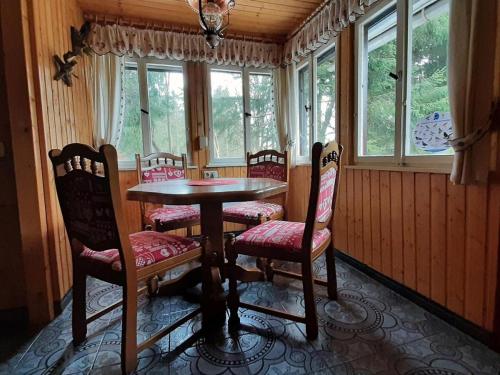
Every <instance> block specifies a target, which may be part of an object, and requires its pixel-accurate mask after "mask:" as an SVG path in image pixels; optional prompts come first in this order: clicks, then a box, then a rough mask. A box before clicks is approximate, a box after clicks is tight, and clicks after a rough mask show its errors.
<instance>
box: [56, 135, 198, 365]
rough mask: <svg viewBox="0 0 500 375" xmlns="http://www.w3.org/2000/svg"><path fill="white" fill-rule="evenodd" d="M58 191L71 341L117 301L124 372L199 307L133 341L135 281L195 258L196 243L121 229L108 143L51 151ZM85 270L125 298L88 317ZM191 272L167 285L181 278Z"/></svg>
mask: <svg viewBox="0 0 500 375" xmlns="http://www.w3.org/2000/svg"><path fill="white" fill-rule="evenodd" d="M49 157H50V160H51V161H52V164H53V169H54V179H55V185H56V189H57V195H58V198H59V203H60V207H61V211H62V215H63V219H64V225H65V226H66V231H67V233H68V237H69V241H70V244H71V251H72V259H73V316H72V327H73V343H74V345H78V344H80V343H81V342H83V341H84V340H85V338H86V335H87V324H89V323H90V322H92V321H94V320H96V319H98V318H100V317H101V316H103V315H104V314H106V313H108V312H110V311H111V310H113V309H115V308H117V307H118V306H120V305H123V322H122V342H121V353H122V360H121V366H122V371H123V372H125V373H130V372H132V371H133V370H134V369H135V367H136V364H137V353H138V352H140V351H142V350H143V349H145V348H146V347H148V346H151V345H152V344H153V343H154V342H155V341H157V340H158V339H160V338H161V337H163V336H165V335H167V334H168V333H170V332H171V331H172V330H174V329H175V328H177V327H179V326H180V325H182V324H183V323H185V322H186V321H188V320H189V319H191V318H193V317H194V316H195V315H196V314H198V313H199V312H200V311H201V310H200V309H196V310H195V311H193V313H191V314H188V315H187V316H186V317H184V318H182V319H180V320H179V321H177V322H176V323H174V324H173V325H172V326H170V327H167V328H165V329H163V330H161V331H159V332H158V333H156V334H155V335H153V336H152V337H151V338H150V339H148V340H146V341H144V342H142V343H140V344H139V345H138V344H137V297H138V294H140V293H142V292H144V291H145V289H146V287H142V288H141V289H139V290H138V283H139V282H141V281H148V280H150V279H151V278H153V277H155V276H156V275H157V274H159V273H164V272H166V271H169V270H170V269H173V268H174V267H177V266H180V265H182V264H185V263H188V262H191V261H193V260H200V259H201V257H202V255H203V251H202V248H203V247H202V246H200V244H199V243H197V242H196V241H193V240H191V239H189V238H184V237H177V236H170V235H168V234H165V233H158V232H154V231H145V232H139V233H134V234H131V235H130V236H129V235H128V234H127V233H126V229H125V228H126V226H127V225H126V222H125V214H124V211H123V208H122V202H121V196H120V187H119V179H118V162H117V154H116V150H115V149H114V147H113V146H111V145H104V146H102V147H101V148H100V149H99V151H96V150H94V149H93V148H91V147H90V146H86V145H82V144H70V145H67V146H66V147H64V148H63V150H62V151H61V150H52V151H50V152H49ZM87 275H89V276H92V277H95V278H98V279H100V280H104V281H106V282H109V283H113V284H116V285H120V286H122V287H123V300H122V301H119V302H117V303H114V304H112V305H111V306H109V307H107V308H105V309H103V310H102V311H100V312H97V313H95V314H94V315H92V316H90V317H87V316H86V301H85V297H86V278H87ZM186 277H190V275H189V273H187V274H184V277H180V278H178V279H176V280H174V281H171V282H168V283H167V284H169V285H179V284H176V282H177V283H181V282H183V283H185V282H186V280H187V279H186Z"/></svg>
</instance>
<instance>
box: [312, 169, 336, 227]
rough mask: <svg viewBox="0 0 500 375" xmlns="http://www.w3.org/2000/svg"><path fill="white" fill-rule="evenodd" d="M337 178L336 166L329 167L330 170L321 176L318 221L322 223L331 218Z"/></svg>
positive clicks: (317, 211) (317, 210)
mask: <svg viewBox="0 0 500 375" xmlns="http://www.w3.org/2000/svg"><path fill="white" fill-rule="evenodd" d="M336 178H337V170H336V169H335V168H331V169H329V170H328V172H326V173H324V174H323V175H322V176H321V183H320V188H319V198H318V208H317V209H316V221H319V222H320V223H324V222H325V221H327V220H328V219H329V218H330V214H331V212H332V202H333V192H334V190H335V179H336Z"/></svg>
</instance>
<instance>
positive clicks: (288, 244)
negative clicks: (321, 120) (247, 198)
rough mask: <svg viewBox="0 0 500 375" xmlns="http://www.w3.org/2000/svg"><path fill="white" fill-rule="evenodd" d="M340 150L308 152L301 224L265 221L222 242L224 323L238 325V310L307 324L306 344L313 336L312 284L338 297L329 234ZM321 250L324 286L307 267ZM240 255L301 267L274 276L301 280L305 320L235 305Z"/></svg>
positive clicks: (315, 326) (315, 330) (333, 147)
mask: <svg viewBox="0 0 500 375" xmlns="http://www.w3.org/2000/svg"><path fill="white" fill-rule="evenodd" d="M341 155H342V146H339V145H338V144H337V143H336V142H331V143H329V144H327V145H325V146H324V147H323V145H322V144H321V143H315V144H314V146H313V150H312V178H311V192H310V196H309V208H308V211H307V218H306V222H305V223H295V222H287V221H267V222H265V223H263V224H260V225H258V226H256V227H253V228H252V229H250V230H248V231H246V232H244V233H243V234H241V235H240V236H238V237H236V238H235V237H234V235H233V236H231V237H230V238H229V239H228V240H227V242H226V254H227V255H226V256H227V259H228V263H229V264H228V267H229V299H228V305H229V310H230V318H229V324H230V327H231V328H232V329H234V328H236V327H238V326H239V317H238V308H239V307H242V308H245V309H250V310H255V311H259V312H263V313H267V314H271V315H276V316H279V317H281V318H285V319H290V320H293V321H297V322H301V323H305V324H306V333H307V337H308V338H309V339H315V338H316V337H317V336H318V320H317V316H316V305H315V302H314V289H313V284H314V282H316V283H318V284H320V285H324V286H326V287H327V288H328V297H329V298H330V299H336V298H337V281H336V275H335V258H334V245H333V239H332V235H331V232H330V226H331V223H332V218H333V213H334V211H335V200H336V195H337V187H338V182H339V175H338V174H339V171H340V169H339V168H340V158H341ZM325 251H326V265H327V279H328V280H327V281H324V280H319V279H314V278H313V273H312V263H313V262H314V261H315V260H316V259H317V258H318V257H319V256H320V255H321V254H323V253H324V252H325ZM239 254H243V255H249V256H255V257H261V258H267V259H279V260H282V261H289V262H296V263H300V264H301V266H302V274H297V273H293V272H287V271H281V270H275V271H274V272H275V273H276V274H279V275H282V276H286V277H291V278H295V279H300V280H302V283H303V287H304V302H305V316H304V317H303V316H297V315H292V314H289V313H285V312H282V311H278V310H274V309H269V308H264V307H261V306H258V305H253V304H248V303H243V302H240V299H239V295H238V291H237V285H236V282H237V280H236V278H237V266H236V259H237V257H238V255H239Z"/></svg>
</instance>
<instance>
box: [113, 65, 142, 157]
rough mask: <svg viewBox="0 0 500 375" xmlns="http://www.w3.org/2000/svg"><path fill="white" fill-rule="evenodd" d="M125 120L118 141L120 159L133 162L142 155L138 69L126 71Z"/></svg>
mask: <svg viewBox="0 0 500 375" xmlns="http://www.w3.org/2000/svg"><path fill="white" fill-rule="evenodd" d="M123 91H124V94H125V95H124V100H125V106H124V112H125V113H124V118H123V127H122V133H121V136H120V139H119V141H118V145H117V149H118V158H119V159H120V160H133V159H134V155H135V154H136V153H138V154H142V153H143V149H142V148H143V147H142V129H141V104H140V103H141V102H140V94H139V78H138V75H137V70H136V69H126V70H125V77H124V80H123Z"/></svg>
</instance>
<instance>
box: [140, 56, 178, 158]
mask: <svg viewBox="0 0 500 375" xmlns="http://www.w3.org/2000/svg"><path fill="white" fill-rule="evenodd" d="M148 95H149V120H150V125H151V143H152V145H151V151H152V152H169V153H171V154H174V155H181V154H184V153H186V151H187V144H186V143H187V142H186V118H185V109H184V76H183V73H182V69H181V68H180V67H164V66H161V65H148Z"/></svg>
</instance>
